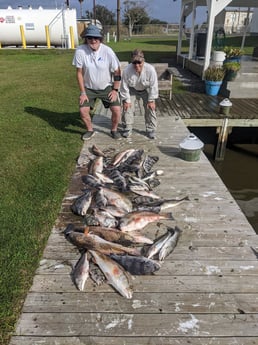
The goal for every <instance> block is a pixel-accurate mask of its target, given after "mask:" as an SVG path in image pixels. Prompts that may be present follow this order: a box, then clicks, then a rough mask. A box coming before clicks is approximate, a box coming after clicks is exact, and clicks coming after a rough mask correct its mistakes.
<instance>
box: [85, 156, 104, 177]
mask: <svg viewBox="0 0 258 345" xmlns="http://www.w3.org/2000/svg"><path fill="white" fill-rule="evenodd" d="M102 171H103V156H98V157H96V158H95V159H93V160H92V161H91V162H90V165H89V167H88V172H89V174H90V175H93V176H95V174H96V173H102Z"/></svg>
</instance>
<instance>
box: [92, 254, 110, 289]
mask: <svg viewBox="0 0 258 345" xmlns="http://www.w3.org/2000/svg"><path fill="white" fill-rule="evenodd" d="M89 275H90V277H91V279H92V280H93V281H94V282H95V283H96V284H97V285H98V286H100V285H101V284H103V283H104V282H105V280H106V277H105V276H104V273H103V272H102V271H101V269H100V268H99V266H98V265H96V264H94V263H93V262H92V260H91V261H90V269H89Z"/></svg>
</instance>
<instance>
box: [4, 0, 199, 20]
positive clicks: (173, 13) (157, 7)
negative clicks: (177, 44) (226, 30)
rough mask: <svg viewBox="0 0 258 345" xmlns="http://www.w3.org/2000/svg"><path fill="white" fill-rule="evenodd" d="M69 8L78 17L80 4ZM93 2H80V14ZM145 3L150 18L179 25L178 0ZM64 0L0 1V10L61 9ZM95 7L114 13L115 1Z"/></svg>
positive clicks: (73, 2)
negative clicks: (10, 8)
mask: <svg viewBox="0 0 258 345" xmlns="http://www.w3.org/2000/svg"><path fill="white" fill-rule="evenodd" d="M69 1H70V8H76V9H77V15H78V17H79V16H80V3H79V0H69ZM93 3H94V0H83V2H82V12H83V13H85V12H86V11H87V10H89V11H92V8H93ZM145 3H147V4H148V7H147V13H148V15H149V16H150V18H155V19H159V20H164V21H166V22H168V23H179V17H180V6H181V1H180V0H147V1H145ZM64 4H65V0H0V9H6V8H7V7H8V6H11V7H12V8H14V9H15V8H17V7H18V6H22V7H24V8H28V6H31V7H32V8H33V9H37V8H38V7H39V6H42V7H43V8H45V9H48V8H62V6H64ZM95 4H96V5H101V6H105V7H106V8H107V9H109V10H110V11H112V12H114V13H116V7H117V0H95ZM122 5H123V0H120V7H121V17H122V13H123V11H122ZM205 13H206V12H205V11H204V9H203V10H202V11H200V13H199V14H198V13H197V21H199V22H200V23H201V22H203V21H205V19H206V15H205Z"/></svg>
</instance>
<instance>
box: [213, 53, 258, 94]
mask: <svg viewBox="0 0 258 345" xmlns="http://www.w3.org/2000/svg"><path fill="white" fill-rule="evenodd" d="M220 95H222V96H224V97H227V98H258V60H257V59H255V58H252V57H250V56H243V57H242V58H241V69H240V71H239V72H238V76H237V78H236V79H235V80H234V81H225V82H223V84H222V86H221V89H220Z"/></svg>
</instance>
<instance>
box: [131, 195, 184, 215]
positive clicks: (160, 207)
mask: <svg viewBox="0 0 258 345" xmlns="http://www.w3.org/2000/svg"><path fill="white" fill-rule="evenodd" d="M186 200H188V201H189V200H190V199H189V197H188V196H185V197H184V198H181V199H160V200H154V201H150V202H149V203H144V202H142V203H141V205H136V206H134V210H138V211H140V210H149V211H153V212H163V211H164V210H166V209H168V208H172V207H175V206H178V205H180V204H182V203H183V202H184V201H186Z"/></svg>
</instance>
